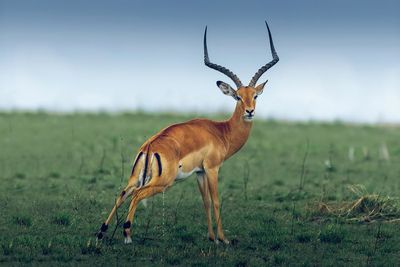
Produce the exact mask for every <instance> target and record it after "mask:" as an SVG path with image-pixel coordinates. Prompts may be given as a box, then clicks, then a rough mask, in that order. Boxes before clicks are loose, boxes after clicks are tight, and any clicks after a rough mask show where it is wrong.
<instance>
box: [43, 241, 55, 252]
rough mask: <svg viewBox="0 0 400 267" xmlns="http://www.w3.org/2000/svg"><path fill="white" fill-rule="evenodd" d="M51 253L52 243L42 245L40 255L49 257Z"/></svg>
mask: <svg viewBox="0 0 400 267" xmlns="http://www.w3.org/2000/svg"><path fill="white" fill-rule="evenodd" d="M52 252H53V247H52V242H51V241H49V243H48V244H42V254H43V255H50V254H51V253H52Z"/></svg>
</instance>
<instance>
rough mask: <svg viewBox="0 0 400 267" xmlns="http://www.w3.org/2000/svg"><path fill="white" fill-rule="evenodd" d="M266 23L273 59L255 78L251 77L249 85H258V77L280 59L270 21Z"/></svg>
mask: <svg viewBox="0 0 400 267" xmlns="http://www.w3.org/2000/svg"><path fill="white" fill-rule="evenodd" d="M265 25H267V29H268V36H269V45H270V46H271V54H272V58H273V59H272V61H271V62H269V63H267V64H265V65H264V66H262V67H261V68H260V69H259V70H258V71H257V72H256V74H254V76H253V78H251V81H250V83H249V86H251V87H254V86H256V83H257V81H258V79H259V78H260V77H261V75H263V74H264V72H266V71H267V70H268V69H269V68H271V67H272V66H273V65H275V64H276V63H277V62H278V61H279V57H278V54H277V53H276V51H275V47H274V43H273V42H272V36H271V31H270V30H269V27H268V23H267V22H266V21H265Z"/></svg>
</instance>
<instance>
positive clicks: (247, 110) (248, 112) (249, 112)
mask: <svg viewBox="0 0 400 267" xmlns="http://www.w3.org/2000/svg"><path fill="white" fill-rule="evenodd" d="M246 113H247V115H248V116H253V115H254V109H246Z"/></svg>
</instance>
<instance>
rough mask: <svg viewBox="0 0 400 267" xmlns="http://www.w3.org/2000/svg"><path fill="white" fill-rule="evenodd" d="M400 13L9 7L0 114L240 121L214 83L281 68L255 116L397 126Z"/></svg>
mask: <svg viewBox="0 0 400 267" xmlns="http://www.w3.org/2000/svg"><path fill="white" fill-rule="evenodd" d="M399 12H400V1H390V0H384V1H369V0H364V1H361V0H360V1H356V0H355V1H342V0H337V1H321V0H306V1H294V0H293V1H289V0H283V1H265V0H264V1H261V0H260V1H252V0H250V1H183V0H182V1H178V0H170V1H161V0H159V1H151V0H150V1H141V0H136V1H122V0H117V1H103V0H97V1H77V0H69V1H61V0H36V1H28V0H26V1H20V0H12V1H6V0H0V110H38V109H40V110H49V111H60V112H70V111H112V112H115V111H130V110H132V111H134V110H144V111H149V112H158V111H174V112H175V111H176V112H183V113H185V112H191V113H193V112H195V113H203V114H204V113H214V112H231V111H232V110H233V109H234V105H235V102H234V100H233V99H232V98H230V97H227V96H225V95H223V94H222V93H221V92H220V91H219V89H218V88H217V86H216V85H215V82H216V81H217V80H223V81H225V82H228V83H230V84H231V85H232V86H234V83H233V82H232V81H231V80H230V79H229V78H228V77H226V76H224V75H223V74H221V73H219V72H217V71H215V70H212V69H209V68H207V67H206V66H204V63H203V47H202V41H203V40H202V39H203V33H204V28H205V26H206V25H207V26H208V49H209V56H210V59H211V61H212V62H214V63H217V64H220V65H223V66H225V67H227V68H229V69H231V70H232V71H233V72H234V73H235V74H237V75H238V76H239V77H240V79H241V80H242V82H243V83H246V84H247V83H248V82H249V81H250V78H251V77H252V76H253V75H254V73H255V72H256V71H257V70H258V69H259V68H260V67H261V66H262V65H264V64H266V63H267V62H269V61H270V60H271V53H270V48H269V44H268V36H267V31H266V27H265V24H264V21H265V20H267V21H268V23H269V26H270V29H271V32H272V36H273V39H274V44H275V48H276V50H277V53H278V55H279V57H280V61H279V62H278V63H277V64H276V65H275V66H274V67H273V68H271V69H270V70H268V71H267V72H266V73H265V74H264V75H263V76H262V77H261V78H260V80H259V82H264V81H265V80H266V79H268V80H269V81H268V84H267V86H266V88H265V89H264V93H263V95H262V96H261V97H260V98H258V100H257V108H256V116H259V117H262V118H274V119H284V120H296V121H297V120H300V121H308V120H317V121H335V120H341V121H347V122H361V123H400V60H399V59H400V16H399V15H398V14H399Z"/></svg>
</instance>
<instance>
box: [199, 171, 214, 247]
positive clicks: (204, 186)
mask: <svg viewBox="0 0 400 267" xmlns="http://www.w3.org/2000/svg"><path fill="white" fill-rule="evenodd" d="M197 184H198V185H199V190H200V193H201V197H202V198H203V203H204V210H205V212H206V217H207V226H208V238H209V239H210V240H211V241H215V234H214V230H213V227H212V222H211V209H210V207H211V200H210V191H209V189H208V181H207V176H206V175H205V173H204V172H201V173H199V174H198V175H197Z"/></svg>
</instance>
